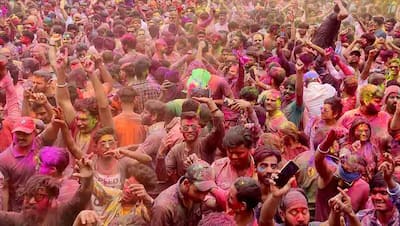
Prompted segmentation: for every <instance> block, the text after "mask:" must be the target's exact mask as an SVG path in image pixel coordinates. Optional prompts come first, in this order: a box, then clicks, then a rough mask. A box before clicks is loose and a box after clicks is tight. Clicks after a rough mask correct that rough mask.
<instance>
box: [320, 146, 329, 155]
mask: <svg viewBox="0 0 400 226" xmlns="http://www.w3.org/2000/svg"><path fill="white" fill-rule="evenodd" d="M317 151H318V152H320V153H322V154H328V153H329V149H328V150H327V151H322V150H321V149H320V148H319V145H318V147H317Z"/></svg>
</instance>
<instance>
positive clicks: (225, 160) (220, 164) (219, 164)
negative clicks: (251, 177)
mask: <svg viewBox="0 0 400 226" xmlns="http://www.w3.org/2000/svg"><path fill="white" fill-rule="evenodd" d="M228 162H229V158H228V157H224V158H220V159H217V160H215V161H214V162H213V164H212V165H211V166H212V167H213V168H214V169H215V168H222V167H224V166H225V165H226V164H227V163H228Z"/></svg>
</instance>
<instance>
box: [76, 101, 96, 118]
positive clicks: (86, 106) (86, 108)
mask: <svg viewBox="0 0 400 226" xmlns="http://www.w3.org/2000/svg"><path fill="white" fill-rule="evenodd" d="M74 108H75V110H76V111H82V112H89V114H90V115H92V116H94V117H97V116H98V115H99V111H98V105H97V101H96V98H94V97H90V98H84V99H77V100H76V101H75V104H74Z"/></svg>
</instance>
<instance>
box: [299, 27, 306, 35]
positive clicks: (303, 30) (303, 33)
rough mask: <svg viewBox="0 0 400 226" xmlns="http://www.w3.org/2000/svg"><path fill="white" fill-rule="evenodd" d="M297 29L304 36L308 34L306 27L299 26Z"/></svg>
mask: <svg viewBox="0 0 400 226" xmlns="http://www.w3.org/2000/svg"><path fill="white" fill-rule="evenodd" d="M297 31H298V32H299V34H300V35H302V36H304V35H306V34H307V29H305V28H297Z"/></svg>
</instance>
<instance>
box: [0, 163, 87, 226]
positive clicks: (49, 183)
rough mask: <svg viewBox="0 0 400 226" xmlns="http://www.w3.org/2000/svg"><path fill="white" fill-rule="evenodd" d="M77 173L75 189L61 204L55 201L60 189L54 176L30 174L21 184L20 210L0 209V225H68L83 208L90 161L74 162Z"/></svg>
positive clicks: (85, 201) (85, 202)
mask: <svg viewBox="0 0 400 226" xmlns="http://www.w3.org/2000/svg"><path fill="white" fill-rule="evenodd" d="M77 164H78V166H79V173H74V174H73V175H74V176H76V177H78V178H79V179H80V183H81V185H80V187H79V190H78V191H77V192H76V193H75V195H74V197H73V198H72V199H71V200H70V201H69V202H67V203H65V204H63V205H58V206H57V205H55V203H54V201H55V200H56V199H57V197H58V195H59V193H60V190H59V187H58V183H57V179H55V178H53V177H50V176H45V175H35V176H33V177H31V178H30V179H29V180H28V181H27V183H26V186H25V187H24V188H22V190H20V191H21V192H22V194H23V205H22V211H21V212H19V213H18V212H5V211H0V225H8V226H17V225H28V226H35V225H60V226H64V225H65V226H68V225H72V223H73V222H74V220H75V217H76V216H77V215H78V214H79V212H80V211H81V210H83V209H85V207H86V205H87V204H88V202H89V200H90V195H91V194H92V189H93V178H92V176H93V172H92V167H91V165H90V162H88V161H87V160H81V161H78V162H77Z"/></svg>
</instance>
